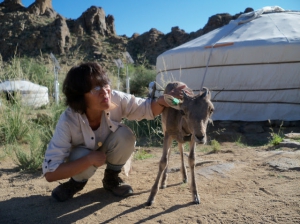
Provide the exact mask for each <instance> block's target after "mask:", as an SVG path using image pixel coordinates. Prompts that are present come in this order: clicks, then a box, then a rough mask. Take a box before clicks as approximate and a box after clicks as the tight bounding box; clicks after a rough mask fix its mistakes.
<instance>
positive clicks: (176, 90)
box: [168, 85, 193, 99]
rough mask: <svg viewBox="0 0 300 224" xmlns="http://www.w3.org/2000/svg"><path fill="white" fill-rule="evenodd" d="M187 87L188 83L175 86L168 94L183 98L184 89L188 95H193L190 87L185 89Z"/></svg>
mask: <svg viewBox="0 0 300 224" xmlns="http://www.w3.org/2000/svg"><path fill="white" fill-rule="evenodd" d="M185 88H187V86H186V85H182V86H178V87H175V88H174V89H172V90H171V91H170V92H169V93H168V94H169V95H171V96H173V97H175V98H177V99H182V98H183V91H184V92H185V93H186V94H187V95H193V93H192V92H191V91H190V90H189V89H185ZM184 89H185V90H184Z"/></svg>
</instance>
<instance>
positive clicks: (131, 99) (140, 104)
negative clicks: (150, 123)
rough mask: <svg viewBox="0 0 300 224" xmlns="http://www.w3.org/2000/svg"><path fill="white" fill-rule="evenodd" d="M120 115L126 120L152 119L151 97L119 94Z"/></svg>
mask: <svg viewBox="0 0 300 224" xmlns="http://www.w3.org/2000/svg"><path fill="white" fill-rule="evenodd" d="M121 108H122V117H124V118H127V119H128V120H137V121H140V120H142V119H147V120H152V119H154V115H153V113H152V109H151V99H149V98H147V99H144V98H140V97H135V96H134V95H130V94H121Z"/></svg>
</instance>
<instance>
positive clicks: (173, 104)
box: [164, 94, 183, 110]
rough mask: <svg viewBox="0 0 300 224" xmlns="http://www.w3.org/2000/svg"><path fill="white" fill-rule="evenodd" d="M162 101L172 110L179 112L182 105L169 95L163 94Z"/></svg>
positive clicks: (180, 101)
mask: <svg viewBox="0 0 300 224" xmlns="http://www.w3.org/2000/svg"><path fill="white" fill-rule="evenodd" d="M164 99H165V102H166V103H167V104H168V105H169V106H170V107H172V108H174V109H176V110H181V107H180V106H181V104H182V103H183V101H182V100H180V99H177V98H175V97H173V96H171V95H168V94H164Z"/></svg>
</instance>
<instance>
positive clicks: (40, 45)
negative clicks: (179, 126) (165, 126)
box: [0, 0, 253, 66]
mask: <svg viewBox="0 0 300 224" xmlns="http://www.w3.org/2000/svg"><path fill="white" fill-rule="evenodd" d="M250 11H253V9H252V8H246V9H245V11H244V13H246V12H250ZM240 14H242V12H240V13H238V14H236V15H233V16H232V15H230V14H228V13H221V14H216V15H213V16H211V17H210V18H209V19H208V22H207V24H206V25H205V26H204V27H203V28H200V29H199V30H197V31H195V32H191V33H186V32H185V31H184V30H183V29H180V28H179V27H177V26H175V27H172V28H171V30H170V32H169V33H167V34H164V33H162V32H160V31H159V30H157V29H155V28H152V29H150V30H149V31H148V32H145V33H143V34H138V33H134V34H133V35H132V36H131V37H127V36H125V35H122V36H118V35H117V34H116V29H115V19H114V16H113V15H107V16H106V15H105V11H104V9H103V8H101V7H96V6H91V7H90V8H88V9H87V10H86V11H84V12H83V13H82V15H81V16H80V17H79V18H77V19H75V20H74V19H65V18H64V17H63V16H62V15H59V14H58V13H57V12H55V11H54V9H53V7H52V0H36V1H35V2H34V3H33V4H31V5H30V6H29V7H28V8H26V7H24V6H23V5H22V1H21V0H4V2H2V3H0V27H1V29H0V46H1V48H0V54H1V56H2V58H3V59H4V60H8V59H9V58H11V57H13V56H14V55H15V54H18V55H20V56H24V55H26V56H29V57H35V56H38V55H40V53H41V52H42V53H46V54H48V53H50V52H52V53H54V54H56V55H59V56H60V58H61V60H62V61H65V62H67V61H68V60H69V58H70V57H73V56H74V55H76V56H79V55H80V58H81V59H84V60H98V61H99V62H100V63H102V64H103V65H104V66H113V65H114V62H113V59H115V58H123V57H124V56H123V53H124V52H125V51H128V52H129V53H130V55H131V56H132V58H133V59H134V61H136V62H138V63H139V62H140V61H139V60H141V61H145V60H146V61H147V62H148V65H149V66H154V65H155V63H156V58H157V56H158V55H160V54H161V53H163V52H164V51H166V50H169V49H171V48H174V47H177V46H179V45H181V44H183V43H186V42H187V41H190V40H192V39H194V38H197V37H199V36H201V35H203V34H205V33H207V32H210V31H212V30H214V29H216V28H219V27H221V26H224V25H226V24H228V23H229V21H230V20H233V19H236V18H237V17H238V16H239V15H240ZM78 54H79V55H78ZM141 58H142V59H141Z"/></svg>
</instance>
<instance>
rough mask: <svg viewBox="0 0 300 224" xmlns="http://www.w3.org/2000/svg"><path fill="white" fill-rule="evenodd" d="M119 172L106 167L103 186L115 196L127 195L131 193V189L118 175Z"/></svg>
mask: <svg viewBox="0 0 300 224" xmlns="http://www.w3.org/2000/svg"><path fill="white" fill-rule="evenodd" d="M120 172H121V171H114V170H109V169H106V170H105V173H104V178H103V180H102V183H103V187H104V189H106V190H108V191H111V192H112V193H113V194H114V195H115V196H119V197H128V196H130V195H132V194H133V190H132V188H131V186H130V185H128V184H126V183H124V182H123V180H122V179H121V178H120V177H119V173H120Z"/></svg>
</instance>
